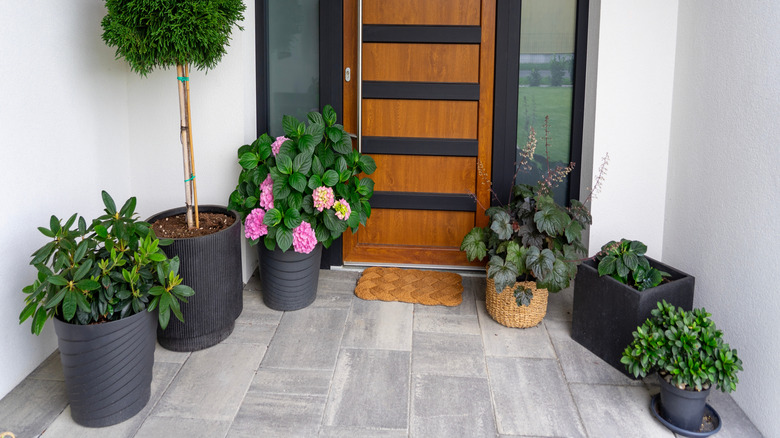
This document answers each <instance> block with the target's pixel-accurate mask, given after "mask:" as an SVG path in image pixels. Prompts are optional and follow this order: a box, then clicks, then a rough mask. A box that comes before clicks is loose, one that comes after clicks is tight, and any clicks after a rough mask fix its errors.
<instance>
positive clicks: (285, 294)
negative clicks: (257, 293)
mask: <svg viewBox="0 0 780 438" xmlns="http://www.w3.org/2000/svg"><path fill="white" fill-rule="evenodd" d="M257 248H258V249H257V252H258V256H259V257H260V284H261V286H262V291H263V302H264V303H265V305H266V306H268V307H270V308H271V309H274V310H298V309H303V308H304V307H306V306H308V305H309V304H311V303H313V302H314V299H315V298H317V282H318V281H319V278H320V259H321V258H322V244H321V243H318V244H317V246H316V247H315V248H314V250H313V251H312V252H310V253H309V254H299V253H297V252H295V251H293V250H292V248H290V249H288V250H287V251H286V252H282V251H281V250H280V249H279V248H276V249H275V250H273V251H269V250H268V248H266V247H265V245H263V244H262V243H261V244H260V245H258V247H257Z"/></svg>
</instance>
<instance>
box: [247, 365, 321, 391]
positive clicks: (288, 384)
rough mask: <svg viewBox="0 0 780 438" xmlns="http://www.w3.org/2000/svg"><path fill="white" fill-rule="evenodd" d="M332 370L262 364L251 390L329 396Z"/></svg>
mask: <svg viewBox="0 0 780 438" xmlns="http://www.w3.org/2000/svg"><path fill="white" fill-rule="evenodd" d="M332 377H333V371H332V370H295V369H282V368H268V367H263V366H261V367H260V368H259V369H258V370H257V374H255V378H254V380H252V386H250V390H252V391H259V392H267V393H276V394H298V395H320V396H323V397H324V396H327V395H328V389H330V379H331V378H332Z"/></svg>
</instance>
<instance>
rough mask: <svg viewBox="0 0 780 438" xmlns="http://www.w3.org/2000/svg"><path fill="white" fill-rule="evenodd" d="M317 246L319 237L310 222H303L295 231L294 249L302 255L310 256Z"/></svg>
mask: <svg viewBox="0 0 780 438" xmlns="http://www.w3.org/2000/svg"><path fill="white" fill-rule="evenodd" d="M315 246H317V236H316V235H315V234H314V230H313V229H312V228H311V224H309V223H308V222H305V221H304V222H301V224H300V225H298V226H297V227H295V229H294V230H293V249H294V250H295V252H297V253H300V254H308V253H310V252H312V251H313V250H314V247H315Z"/></svg>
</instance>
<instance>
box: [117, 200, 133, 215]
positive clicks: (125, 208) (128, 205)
mask: <svg viewBox="0 0 780 438" xmlns="http://www.w3.org/2000/svg"><path fill="white" fill-rule="evenodd" d="M135 205H136V199H135V196H133V197H131V198H130V199H128V200H127V201H125V203H124V205H122V208H121V209H120V210H119V215H120V216H122V217H127V218H130V217H132V216H133V213H135Z"/></svg>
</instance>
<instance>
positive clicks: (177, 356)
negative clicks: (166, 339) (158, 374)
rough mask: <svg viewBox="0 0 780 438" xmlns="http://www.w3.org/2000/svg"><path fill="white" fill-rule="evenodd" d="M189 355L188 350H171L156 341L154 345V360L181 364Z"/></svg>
mask: <svg viewBox="0 0 780 438" xmlns="http://www.w3.org/2000/svg"><path fill="white" fill-rule="evenodd" d="M189 357H190V352H189V351H185V352H180V351H171V350H166V349H165V347H163V346H162V345H160V343H159V342H158V343H157V344H155V346H154V362H155V363H157V362H170V363H177V364H180V365H181V364H183V363H184V362H186V361H187V359H188V358H189Z"/></svg>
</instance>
